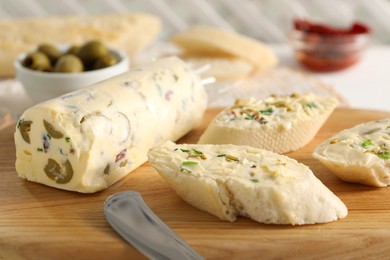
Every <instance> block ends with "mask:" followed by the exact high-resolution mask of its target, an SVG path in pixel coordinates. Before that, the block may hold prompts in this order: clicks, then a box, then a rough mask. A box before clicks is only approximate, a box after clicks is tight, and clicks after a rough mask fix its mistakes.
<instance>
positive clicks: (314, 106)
mask: <svg viewBox="0 0 390 260" xmlns="http://www.w3.org/2000/svg"><path fill="white" fill-rule="evenodd" d="M305 106H306V107H308V108H318V106H317V104H316V103H314V102H309V103H306V104H305Z"/></svg>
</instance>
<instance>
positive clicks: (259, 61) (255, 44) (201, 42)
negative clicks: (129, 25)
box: [170, 26, 278, 72]
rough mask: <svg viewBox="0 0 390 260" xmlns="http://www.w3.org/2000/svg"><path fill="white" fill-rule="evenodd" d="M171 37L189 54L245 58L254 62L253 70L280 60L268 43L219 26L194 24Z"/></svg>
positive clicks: (262, 69) (268, 66)
mask: <svg viewBox="0 0 390 260" xmlns="http://www.w3.org/2000/svg"><path fill="white" fill-rule="evenodd" d="M170 40H171V42H173V43H174V44H176V45H178V46H179V47H181V48H182V49H183V51H184V55H185V56H187V57H209V58H211V57H224V58H237V59H242V60H245V61H247V62H248V63H250V64H252V65H253V66H254V70H253V72H259V71H264V70H267V69H269V68H272V67H274V66H276V65H277V63H278V58H277V57H276V55H275V54H274V52H273V51H272V50H271V48H269V47H268V46H267V45H266V44H264V43H262V42H260V41H258V40H255V39H252V38H249V37H246V36H244V35H241V34H238V33H235V32H229V31H224V30H221V29H219V28H213V27H207V26H195V27H192V28H190V29H188V30H186V31H184V32H181V33H178V34H176V35H174V36H173V37H172V38H171V39H170Z"/></svg>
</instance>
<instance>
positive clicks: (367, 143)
mask: <svg viewBox="0 0 390 260" xmlns="http://www.w3.org/2000/svg"><path fill="white" fill-rule="evenodd" d="M361 146H362V147H363V148H366V149H367V148H368V147H370V146H374V143H373V142H372V141H371V140H370V139H366V140H364V141H363V142H362V143H361Z"/></svg>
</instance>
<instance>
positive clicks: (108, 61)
mask: <svg viewBox="0 0 390 260" xmlns="http://www.w3.org/2000/svg"><path fill="white" fill-rule="evenodd" d="M116 63H118V57H116V56H114V55H112V54H107V55H106V56H104V57H101V58H100V59H98V60H97V61H96V62H95V64H94V66H93V69H95V70H98V69H103V68H107V67H110V66H112V65H114V64H116Z"/></svg>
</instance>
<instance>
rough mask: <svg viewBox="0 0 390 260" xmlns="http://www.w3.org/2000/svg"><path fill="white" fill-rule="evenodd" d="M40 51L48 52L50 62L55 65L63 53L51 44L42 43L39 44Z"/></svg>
mask: <svg viewBox="0 0 390 260" xmlns="http://www.w3.org/2000/svg"><path fill="white" fill-rule="evenodd" d="M38 51H39V52H42V53H44V54H46V56H47V57H49V59H50V62H51V64H52V65H54V64H55V63H56V62H57V60H58V59H59V58H60V56H61V55H62V52H61V51H60V50H58V49H57V48H56V47H54V46H53V45H51V44H41V45H39V46H38Z"/></svg>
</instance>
